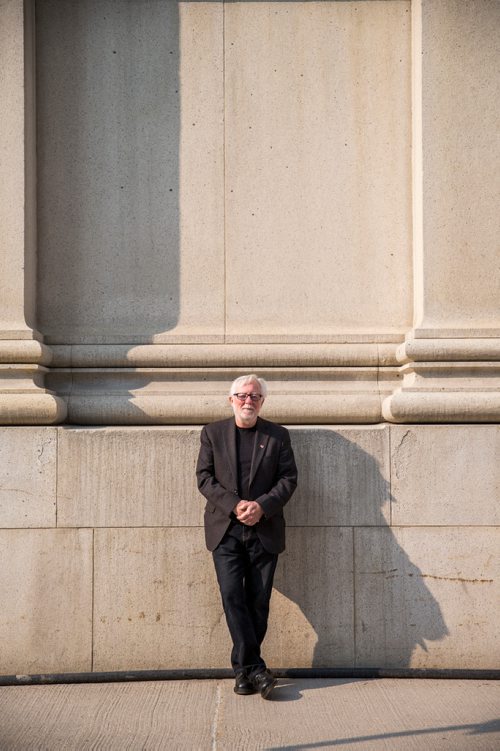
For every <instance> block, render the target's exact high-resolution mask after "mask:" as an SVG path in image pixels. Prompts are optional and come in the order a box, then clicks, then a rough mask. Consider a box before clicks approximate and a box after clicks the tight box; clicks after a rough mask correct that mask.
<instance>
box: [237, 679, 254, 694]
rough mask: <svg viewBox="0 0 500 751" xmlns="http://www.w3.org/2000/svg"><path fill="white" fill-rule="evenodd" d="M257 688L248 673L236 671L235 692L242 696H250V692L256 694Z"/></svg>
mask: <svg viewBox="0 0 500 751" xmlns="http://www.w3.org/2000/svg"><path fill="white" fill-rule="evenodd" d="M255 691H256V689H255V688H254V685H253V683H252V681H251V680H250V678H248V677H247V675H246V673H236V678H235V681H234V693H235V694H239V695H240V696H248V694H255Z"/></svg>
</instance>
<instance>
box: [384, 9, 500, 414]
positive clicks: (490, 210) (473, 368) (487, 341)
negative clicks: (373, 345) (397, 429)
mask: <svg viewBox="0 0 500 751" xmlns="http://www.w3.org/2000/svg"><path fill="white" fill-rule="evenodd" d="M499 21H500V6H499V5H498V3H496V2H490V1H488V0H487V1H486V2H483V1H482V0H481V1H480V2H479V1H476V2H474V1H473V2H470V3H463V2H460V0H449V1H447V2H445V3H435V2H432V0H414V2H412V71H413V81H412V98H413V107H412V112H413V123H412V128H413V147H412V148H413V155H412V157H413V169H412V174H413V248H414V325H413V329H412V330H411V331H410V332H409V333H408V334H407V336H406V341H405V343H404V344H403V345H402V346H401V347H400V348H399V350H398V359H399V361H400V362H402V363H404V364H403V366H402V368H401V375H402V377H403V382H402V387H401V388H400V389H398V390H397V391H396V392H395V393H394V395H392V396H391V397H389V398H387V399H386V401H385V403H384V407H383V414H384V417H385V418H386V419H387V420H391V421H394V422H419V421H422V422H461V421H469V422H470V421H472V422H482V421H495V420H498V418H499V416H500V392H499V370H498V360H499V359H500V306H499V299H500V281H499V256H498V232H499V227H498V173H497V170H496V166H495V161H496V160H495V159H494V156H493V153H492V152H493V148H494V134H495V132H496V128H497V122H498V101H499V100H498V94H497V89H498V79H497V78H495V76H492V75H491V73H492V71H494V70H495V69H496V62H495V61H496V60H497V59H498V53H499V52H500V49H499V41H498V34H497V32H496V30H497V28H498V22H499Z"/></svg>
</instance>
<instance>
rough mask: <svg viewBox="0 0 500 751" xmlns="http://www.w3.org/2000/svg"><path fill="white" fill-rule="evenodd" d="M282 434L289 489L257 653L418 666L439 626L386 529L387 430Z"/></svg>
mask: <svg viewBox="0 0 500 751" xmlns="http://www.w3.org/2000/svg"><path fill="white" fill-rule="evenodd" d="M291 433H292V442H293V446H294V451H295V455H296V459H297V466H298V469H299V486H298V489H297V491H296V494H295V495H294V497H293V498H292V500H291V501H290V504H289V506H288V507H287V508H286V509H285V514H286V518H287V550H286V552H285V553H284V554H283V555H281V556H280V561H279V564H278V569H277V572H276V578H275V592H274V594H273V599H272V601H271V618H270V625H269V631H268V636H267V637H266V642H265V643H264V650H265V652H264V654H265V653H266V652H267V653H269V655H271V654H273V655H276V656H277V659H278V660H279V662H280V665H279V666H281V667H288V668H291V667H293V668H303V667H305V668H307V667H316V668H366V667H375V668H376V667H383V668H405V667H410V666H412V667H425V663H426V660H425V652H427V646H426V644H427V642H434V641H439V640H441V639H443V638H444V637H445V636H446V635H447V634H448V629H447V627H446V624H445V622H444V620H443V615H442V613H441V609H440V607H439V604H438V602H437V601H436V599H435V598H434V596H433V595H432V593H431V592H430V590H429V589H428V587H427V586H426V585H425V582H424V579H423V578H422V572H421V570H420V569H419V568H418V566H416V565H415V564H414V563H412V561H411V560H410V558H409V557H408V555H407V553H406V552H405V550H404V549H403V547H402V543H403V542H404V535H405V533H406V531H405V530H404V529H403V530H402V529H401V528H391V527H390V518H391V517H390V513H391V504H394V503H397V500H396V499H395V498H394V497H393V496H392V495H391V487H390V466H389V462H390V457H389V429H388V428H375V429H366V428H355V427H352V428H345V429H338V430H328V429H325V428H311V429H297V430H293V429H292V431H291ZM420 650H423V652H420ZM412 658H413V659H412ZM274 666H275V667H279V666H278V664H275V665H274ZM290 698H292V697H290ZM296 698H300V697H296Z"/></svg>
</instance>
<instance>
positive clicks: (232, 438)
mask: <svg viewBox="0 0 500 751" xmlns="http://www.w3.org/2000/svg"><path fill="white" fill-rule="evenodd" d="M223 437H224V446H225V449H226V456H227V458H228V465H229V470H230V472H231V474H232V477H233V489H234V490H237V488H238V465H237V461H238V460H237V457H236V425H235V422H234V420H233V419H232V418H230V419H229V420H228V421H227V425H226V428H225V430H224V433H223Z"/></svg>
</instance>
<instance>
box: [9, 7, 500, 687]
mask: <svg viewBox="0 0 500 751" xmlns="http://www.w3.org/2000/svg"><path fill="white" fill-rule="evenodd" d="M499 21H500V4H499V3H498V2H497V1H496V0H470V1H469V2H466V3H465V2H463V0H440V2H435V0H359V2H356V1H349V0H320V1H319V2H314V3H311V2H300V1H292V0H290V2H281V1H279V0H262V1H261V2H245V0H241V1H240V2H237V1H234V2H233V1H232V0H226V2H223V1H222V0H213V1H212V2H204V1H202V0H200V1H199V2H198V1H197V0H180V1H179V2H177V1H176V0H172V2H170V1H168V2H167V1H165V2H157V1H156V0H99V2H97V1H96V0H78V2H74V1H73V0H0V99H1V101H2V104H3V109H2V117H1V118H0V158H1V170H2V173H1V179H0V425H4V426H8V427H5V428H3V429H2V430H1V431H0V545H1V553H2V561H4V562H5V563H4V565H3V566H2V571H1V574H0V594H1V595H2V603H3V614H2V615H1V620H0V673H8V672H48V671H54V672H62V671H67V670H77V671H79V670H82V671H83V670H84V671H87V670H113V669H132V668H145V667H149V668H154V667H209V666H213V667H215V666H226V665H227V635H226V632H225V625H224V623H223V622H222V620H221V610H220V607H219V605H218V595H217V592H216V587H215V585H214V578H213V572H212V567H211V563H210V557H209V556H208V554H207V553H206V552H205V550H204V546H203V539H202V538H203V534H202V530H201V527H200V524H201V510H202V502H201V499H200V497H199V496H198V493H197V491H196V489H195V485H194V476H193V469H194V462H195V456H196V451H197V442H198V431H199V426H200V425H202V424H203V423H205V422H208V421H210V420H214V419H217V418H220V417H223V416H225V415H226V414H227V401H226V395H227V387H228V384H229V383H230V382H231V381H232V380H233V378H234V377H235V376H237V375H240V374H243V373H248V372H251V371H254V372H255V371H257V372H258V373H259V374H261V375H263V376H264V377H265V378H266V379H268V381H269V384H270V393H269V399H268V401H266V405H265V413H264V414H265V416H266V417H268V418H269V419H273V420H276V421H279V422H281V423H283V424H287V425H290V426H291V427H292V431H293V438H294V443H295V445H296V449H297V454H298V459H299V463H300V466H301V477H302V479H301V484H300V487H299V490H298V491H297V495H296V497H295V499H294V501H293V503H292V504H291V505H290V509H289V517H288V521H289V549H288V551H287V553H286V554H285V555H284V556H283V558H282V561H281V566H280V569H279V573H278V576H277V585H276V592H275V594H274V600H273V603H274V604H273V614H272V618H273V627H272V629H271V632H270V635H269V640H268V642H267V646H266V648H267V650H268V656H269V659H270V662H271V663H272V664H274V665H276V666H308V665H315V666H341V665H343V666H348V665H352V666H380V667H383V666H393V667H396V666H399V667H407V666H413V667H471V668H474V667H493V666H498V663H499V649H498V643H497V642H495V628H496V624H497V623H498V619H499V612H498V606H497V605H496V603H498V596H497V597H496V599H495V596H494V590H495V587H497V586H498V578H497V576H496V570H495V569H494V566H495V565H497V563H496V561H497V559H496V558H495V557H494V556H495V552H496V550H497V548H498V543H497V545H496V546H495V543H494V538H495V535H496V534H497V532H498V526H495V525H498V516H497V514H498V501H499V500H500V499H499V491H498V487H499V483H498V467H499V465H500V462H499V459H498V423H499V418H500V372H499V371H500V364H499V361H500V315H499V307H498V300H499V299H500V295H499V290H500V284H499V264H498V257H499V256H498V240H497V238H498V236H499V235H500V227H499V224H498V218H499V214H498V211H497V206H498V187H499V186H498V175H497V170H496V169H495V166H496V160H495V158H494V157H495V152H494V149H495V142H494V133H495V129H496V123H497V122H498V103H499V101H500V97H499V96H498V75H497V74H496V71H497V60H498V57H499V52H500V50H499V37H498V34H497V33H496V29H497V28H498V25H499ZM23 426H24V427H23ZM119 426H121V427H119Z"/></svg>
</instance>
